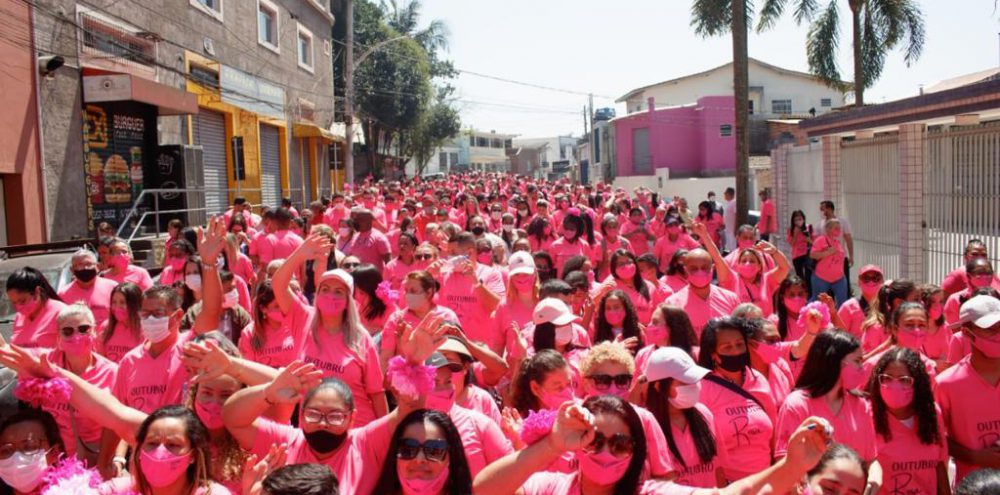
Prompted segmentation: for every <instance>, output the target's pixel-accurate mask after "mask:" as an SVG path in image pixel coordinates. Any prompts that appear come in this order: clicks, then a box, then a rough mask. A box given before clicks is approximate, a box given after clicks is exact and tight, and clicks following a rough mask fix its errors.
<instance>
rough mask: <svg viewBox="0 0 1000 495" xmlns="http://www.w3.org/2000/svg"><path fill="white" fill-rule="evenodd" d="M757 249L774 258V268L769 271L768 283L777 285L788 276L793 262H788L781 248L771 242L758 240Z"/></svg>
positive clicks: (772, 285)
mask: <svg viewBox="0 0 1000 495" xmlns="http://www.w3.org/2000/svg"><path fill="white" fill-rule="evenodd" d="M757 249H759V250H760V252H762V253H764V254H766V255H770V256H771V258H772V259H774V268H772V269H771V270H770V271H768V272H767V284H768V286H770V287H777V286H778V285H779V284H780V283H781V281H782V280H784V279H785V277H787V276H788V272H789V271H790V270H791V263H789V262H788V258H787V257H786V256H785V253H782V252H781V250H779V249H778V248H777V247H775V246H774V244H771V243H770V242H767V241H760V242H758V243H757Z"/></svg>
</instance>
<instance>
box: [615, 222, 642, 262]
mask: <svg viewBox="0 0 1000 495" xmlns="http://www.w3.org/2000/svg"><path fill="white" fill-rule="evenodd" d="M618 224H619V225H621V231H620V232H621V234H620V235H621V236H622V237H624V238H626V239H628V242H629V244H631V245H632V252H633V253H635V255H636V256H642V255H644V254H646V253H648V252H649V240H648V237H647V234H649V233H650V230H649V227H648V226H638V225H635V224H633V223H632V222H631V221H629V220H626V221H624V222H622V221H621V220H619V221H618Z"/></svg>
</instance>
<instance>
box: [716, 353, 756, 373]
mask: <svg viewBox="0 0 1000 495" xmlns="http://www.w3.org/2000/svg"><path fill="white" fill-rule="evenodd" d="M749 365H750V354H748V353H746V352H744V353H743V354H739V355H736V356H723V355H722V354H719V367H720V368H722V369H724V370H726V371H729V372H732V373H735V372H737V371H740V370H742V369H743V368H746V367H747V366H749Z"/></svg>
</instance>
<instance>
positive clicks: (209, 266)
mask: <svg viewBox="0 0 1000 495" xmlns="http://www.w3.org/2000/svg"><path fill="white" fill-rule="evenodd" d="M218 268H219V267H218V266H216V265H215V264H214V263H212V264H208V263H202V264H201V269H202V270H215V269H218Z"/></svg>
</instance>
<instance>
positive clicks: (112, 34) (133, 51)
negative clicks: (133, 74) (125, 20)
mask: <svg viewBox="0 0 1000 495" xmlns="http://www.w3.org/2000/svg"><path fill="white" fill-rule="evenodd" d="M80 24H81V27H82V30H83V33H82V36H81V39H80V41H81V44H82V47H81V50H80V51H81V52H83V53H84V54H85V55H91V56H93V57H94V58H95V59H99V60H102V61H104V62H106V61H108V60H112V61H114V62H115V63H116V64H121V65H126V66H128V67H133V68H144V67H145V68H149V67H152V66H153V65H154V64H155V63H156V41H154V40H153V39H151V38H149V37H143V36H140V33H139V32H138V31H137V30H136V29H134V28H132V27H127V26H125V25H123V24H120V23H117V22H115V21H113V20H111V19H109V18H107V17H104V16H102V15H100V14H99V13H96V12H92V11H89V10H88V11H83V10H81V11H80ZM119 70H120V69H119Z"/></svg>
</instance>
